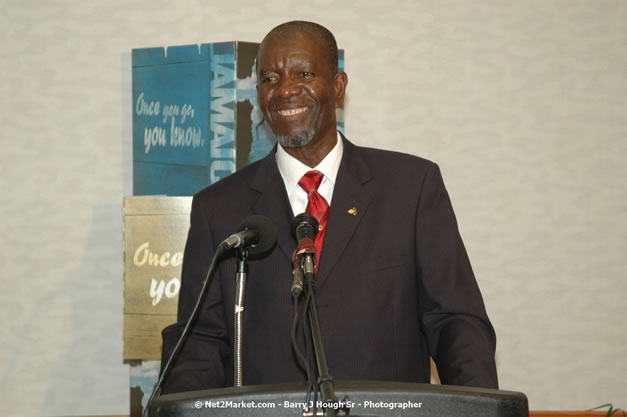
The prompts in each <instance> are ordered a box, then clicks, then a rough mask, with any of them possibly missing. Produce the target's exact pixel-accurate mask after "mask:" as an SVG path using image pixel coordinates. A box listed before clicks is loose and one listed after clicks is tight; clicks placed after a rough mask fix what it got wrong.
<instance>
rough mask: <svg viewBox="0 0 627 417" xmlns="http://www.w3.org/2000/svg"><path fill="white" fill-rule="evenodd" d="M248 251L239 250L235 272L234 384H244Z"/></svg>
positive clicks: (239, 385) (238, 385)
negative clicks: (243, 347)
mask: <svg viewBox="0 0 627 417" xmlns="http://www.w3.org/2000/svg"><path fill="white" fill-rule="evenodd" d="M247 257H248V251H247V250H246V249H245V248H242V247H240V248H239V250H238V251H237V270H236V272H235V281H236V283H237V286H236V289H235V323H234V328H233V329H234V330H233V375H234V381H233V385H234V386H236V387H241V386H242V385H243V364H242V343H243V339H244V337H243V335H244V329H243V328H244V294H245V292H246V278H247V276H248V264H247V263H246V259H247Z"/></svg>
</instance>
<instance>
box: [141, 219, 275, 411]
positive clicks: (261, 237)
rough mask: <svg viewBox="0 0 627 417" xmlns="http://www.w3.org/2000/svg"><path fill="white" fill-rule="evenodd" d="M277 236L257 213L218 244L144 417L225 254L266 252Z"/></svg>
mask: <svg viewBox="0 0 627 417" xmlns="http://www.w3.org/2000/svg"><path fill="white" fill-rule="evenodd" d="M276 238H277V232H276V227H275V226H274V224H273V223H272V220H270V219H269V218H267V217H265V216H259V215H255V216H250V217H247V218H246V219H244V221H242V222H241V223H240V225H239V226H238V227H237V233H235V234H233V235H231V236H229V237H227V238H226V239H224V240H223V241H222V242H221V243H220V244H219V245H218V246H217V247H216V250H215V253H214V254H213V258H212V259H211V263H210V265H209V269H208V270H207V274H206V275H205V279H204V280H203V283H202V287H201V289H200V292H199V293H198V295H197V298H196V304H195V305H194V308H193V309H192V313H191V314H190V316H189V318H188V319H187V321H186V323H185V327H184V328H183V331H182V333H181V336H180V337H179V340H178V341H177V342H176V345H175V346H174V349H173V350H172V353H171V354H170V356H169V357H168V360H167V361H166V363H165V366H164V367H163V369H162V371H161V376H160V377H159V380H158V381H157V383H156V384H155V387H154V388H153V390H152V393H151V394H150V398H149V399H148V403H147V404H146V408H144V411H143V413H142V416H143V417H146V413H147V411H148V409H149V408H150V403H151V402H152V399H153V398H154V396H155V394H156V393H157V392H158V391H159V390H160V389H161V385H162V384H163V381H164V379H165V377H166V376H167V374H168V371H169V370H170V366H171V365H172V362H173V360H174V357H175V356H176V354H177V353H178V351H179V350H180V348H181V345H182V344H183V342H184V341H185V339H186V338H187V335H188V334H189V331H190V329H191V326H192V323H193V322H194V319H195V318H196V316H197V315H198V311H199V309H200V304H201V303H202V300H203V298H204V297H203V296H204V294H205V292H206V291H207V288H208V287H209V283H210V282H211V279H212V278H213V274H214V272H215V269H216V265H217V263H218V261H219V259H220V258H221V257H222V255H224V253H225V252H226V251H227V250H229V249H233V248H240V249H241V251H242V252H244V249H246V248H248V251H250V252H255V253H263V252H266V251H268V250H269V249H271V248H272V247H273V246H274V244H275V243H276ZM242 292H243V290H242Z"/></svg>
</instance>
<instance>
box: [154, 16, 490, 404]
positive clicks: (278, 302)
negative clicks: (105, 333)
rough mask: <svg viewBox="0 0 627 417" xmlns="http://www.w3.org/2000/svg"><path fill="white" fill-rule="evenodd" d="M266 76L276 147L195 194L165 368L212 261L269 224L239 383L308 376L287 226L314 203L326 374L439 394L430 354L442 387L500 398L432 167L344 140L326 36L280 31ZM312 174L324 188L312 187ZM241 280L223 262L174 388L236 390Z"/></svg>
mask: <svg viewBox="0 0 627 417" xmlns="http://www.w3.org/2000/svg"><path fill="white" fill-rule="evenodd" d="M257 69H258V95H259V104H260V107H261V109H262V111H263V113H264V117H265V121H266V122H267V123H268V124H269V125H270V127H271V128H272V129H273V131H274V132H275V133H276V135H277V138H278V141H279V145H278V146H277V148H276V150H275V151H273V152H271V153H270V155H268V156H267V157H266V158H265V159H262V160H261V161H258V162H256V163H254V164H251V165H249V166H248V167H246V168H244V169H242V170H240V171H238V172H237V173H235V174H233V175H231V176H230V177H228V178H225V179H224V180H222V181H219V182H218V183H216V184H214V185H212V186H210V187H208V188H206V189H205V190H203V191H201V192H200V193H198V194H197V195H196V196H195V197H194V200H193V204H192V213H191V227H190V232H189V236H188V242H187V245H186V248H185V257H184V265H183V276H182V287H181V292H180V295H179V311H178V319H179V323H177V324H175V325H172V326H170V327H168V328H167V329H165V330H164V332H163V352H164V357H167V356H168V355H169V353H170V352H171V351H172V349H173V346H174V344H175V342H176V339H177V338H178V336H179V335H180V333H181V330H182V327H183V322H184V321H185V320H186V319H187V318H188V317H189V315H190V314H191V310H192V308H193V304H194V302H195V299H196V298H197V296H198V294H199V291H200V286H201V283H202V280H203V279H204V277H205V274H206V271H207V269H208V266H209V265H208V264H209V260H210V258H211V251H212V250H213V249H215V247H216V245H217V244H218V243H219V242H220V241H221V240H222V239H224V238H225V237H226V236H228V235H229V234H231V233H233V232H234V231H235V229H236V227H237V226H238V224H239V223H240V222H241V220H242V219H244V218H246V217H248V216H250V215H253V214H261V215H265V216H268V217H270V218H271V219H272V220H273V222H274V223H275V225H276V226H277V228H278V240H277V244H276V246H275V247H274V248H273V249H272V250H271V251H269V252H268V253H266V254H263V255H260V256H257V257H251V259H250V261H249V273H248V276H249V279H248V285H247V289H246V309H245V323H244V328H245V329H246V331H245V342H244V347H243V362H244V384H246V385H250V384H264V383H274V382H286V381H298V380H303V379H304V373H303V371H302V369H301V368H300V367H299V365H298V364H297V360H296V356H295V354H294V352H293V350H292V346H291V344H290V337H289V335H290V328H291V324H292V314H293V306H292V300H291V296H290V286H291V282H292V264H291V256H292V253H293V251H294V249H295V247H296V241H295V239H294V238H293V237H292V235H291V233H290V227H289V223H290V220H291V219H292V218H293V216H294V214H298V213H301V212H304V211H306V210H307V211H310V209H311V208H312V204H313V205H314V206H317V207H318V208H320V207H322V210H321V211H318V212H317V213H316V215H317V216H318V217H319V219H320V220H321V224H322V225H323V228H322V230H321V232H320V233H319V235H320V236H321V237H322V239H320V238H318V240H317V242H316V244H317V246H319V247H320V246H321V251H320V254H319V267H318V271H317V276H316V285H317V292H316V297H317V305H318V314H319V318H320V324H321V329H322V336H323V339H324V342H325V349H326V354H327V360H328V364H329V371H330V374H331V375H332V376H333V377H334V378H335V379H336V380H339V379H371V380H395V381H413V382H429V378H430V363H429V357H430V356H431V357H433V358H434V361H435V362H436V364H437V367H438V371H439V375H440V378H441V381H442V382H443V383H445V384H456V385H472V386H482V387H491V388H497V386H498V383H497V376H496V368H495V364H494V350H495V343H496V342H495V340H496V339H495V334H494V330H493V328H492V326H491V324H490V322H489V320H488V318H487V315H486V312H485V308H484V305H483V301H482V298H481V294H480V292H479V289H478V286H477V283H476V281H475V278H474V275H473V273H472V269H471V266H470V262H469V260H468V257H467V254H466V251H465V248H464V246H463V243H462V241H461V238H460V236H459V232H458V228H457V224H456V220H455V215H454V213H453V209H452V206H451V203H450V200H449V198H448V194H447V192H446V189H445V187H444V183H443V181H442V178H441V175H440V172H439V169H438V167H437V165H435V164H434V163H432V162H429V161H427V160H424V159H421V158H418V157H415V156H410V155H405V154H401V153H396V152H388V151H381V150H375V149H368V148H361V147H357V146H355V145H353V144H352V143H351V142H349V141H348V140H347V139H346V138H344V137H343V136H341V135H340V134H339V133H338V132H337V130H336V118H335V109H336V108H337V107H338V106H341V105H342V104H343V101H344V93H345V89H346V85H347V82H348V78H347V76H346V74H345V73H344V72H339V71H338V69H337V46H336V44H335V39H334V38H333V35H332V34H331V33H330V32H329V31H328V30H326V29H325V28H323V27H321V26H319V25H317V24H314V23H309V22H289V23H286V24H283V25H280V26H278V27H277V28H275V29H273V30H272V31H271V32H270V33H269V34H268V35H267V36H266V37H265V38H264V40H263V42H262V44H261V47H260V50H259V55H258V62H257ZM312 171H314V172H312ZM306 177H307V178H309V180H311V178H314V177H315V178H314V180H313V183H315V184H314V186H313V188H311V182H312V181H309V182H308V181H306V180H305V178H306ZM305 183H307V184H305ZM307 187H310V188H309V189H308V188H307ZM314 199H315V201H314ZM314 208H315V207H314ZM234 277H235V259H234V254H233V255H231V256H230V257H227V258H225V259H223V260H222V261H221V263H220V264H219V266H218V271H217V273H216V275H215V277H214V279H213V281H212V283H211V285H210V287H209V290H208V293H207V294H206V296H205V297H204V299H203V303H202V306H201V311H200V314H199V315H198V317H197V319H196V320H195V323H194V327H193V329H192V332H191V335H190V337H189V338H188V339H187V341H186V342H185V344H184V346H183V347H182V350H181V353H180V354H179V355H178V358H177V360H176V362H175V365H174V367H173V369H172V371H171V373H170V375H169V376H168V377H167V379H166V380H165V385H164V392H177V391H187V390H196V389H204V388H211V387H220V386H229V385H232V383H233V360H232V347H231V346H232V340H233V316H234V313H233V311H234V298H235V279H234Z"/></svg>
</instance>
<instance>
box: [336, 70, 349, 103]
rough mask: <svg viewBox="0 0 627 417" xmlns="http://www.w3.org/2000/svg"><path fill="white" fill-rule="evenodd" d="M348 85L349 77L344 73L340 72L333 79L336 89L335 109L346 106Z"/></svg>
mask: <svg viewBox="0 0 627 417" xmlns="http://www.w3.org/2000/svg"><path fill="white" fill-rule="evenodd" d="M347 85H348V75H346V73H345V72H344V71H339V72H338V73H337V74H335V77H334V79H333V87H334V88H335V107H340V106H342V105H343V104H344V95H345V94H346V86H347Z"/></svg>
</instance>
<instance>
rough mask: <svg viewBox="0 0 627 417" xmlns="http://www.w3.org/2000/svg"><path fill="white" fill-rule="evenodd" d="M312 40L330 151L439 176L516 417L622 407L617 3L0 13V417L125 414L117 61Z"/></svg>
mask: <svg viewBox="0 0 627 417" xmlns="http://www.w3.org/2000/svg"><path fill="white" fill-rule="evenodd" d="M294 18H304V19H309V20H315V21H318V22H320V23H323V24H325V25H327V26H328V27H329V28H330V29H331V30H332V31H334V32H335V34H336V36H337V38H338V40H339V44H340V47H342V48H344V49H345V50H346V67H347V71H348V73H349V77H350V82H349V89H348V103H347V109H346V126H347V134H348V136H349V138H350V139H351V140H353V141H354V142H356V143H358V144H361V145H369V146H375V147H382V148H387V149H394V150H399V151H403V152H408V153H412V154H417V155H421V156H424V157H427V158H430V159H433V160H435V161H437V162H438V163H439V164H440V165H441V167H442V170H443V174H444V178H445V181H446V183H447V186H448V188H449V191H450V194H451V196H452V198H453V204H454V206H455V209H456V211H457V214H458V220H459V223H460V228H461V231H462V234H463V237H464V240H465V243H466V246H467V248H468V251H469V252H470V255H471V259H472V261H473V265H474V268H475V272H476V275H477V277H478V280H479V283H480V285H481V287H482V290H483V293H484V295H485V299H486V304H487V307H488V310H489V313H490V315H491V317H492V320H493V322H494V325H495V327H496V330H497V334H498V338H499V345H498V358H497V359H498V368H499V373H500V379H501V385H502V388H504V389H512V390H520V391H524V392H526V393H527V394H528V396H529V400H530V405H531V407H532V408H534V409H585V408H591V407H594V406H597V405H600V404H603V403H606V402H613V403H614V404H615V405H616V406H622V407H627V394H626V392H627V391H626V390H625V375H627V331H626V325H625V303H624V299H625V296H626V295H627V279H626V276H625V270H627V261H626V259H627V257H626V256H625V253H627V243H625V242H626V240H627V226H626V224H627V190H626V186H625V184H626V183H627V164H626V163H625V160H627V110H626V109H627V2H625V1H622V0H614V1H611V0H605V1H604V0H588V1H583V0H561V1H558V0H519V1H513V0H512V1H496V0H494V1H487V0H466V1H464V0H449V1H431V0H418V1H417V0H412V1H383V0H375V1H367V2H349V1H338V0H336V1H330V0H329V1H311V2H302V1H299V2H296V1H278V0H268V1H265V2H259V1H252V0H251V1H241V0H240V1H238V0H233V1H216V0H214V1H179V2H171V1H141V0H140V1H122V0H110V1H102V2H90V1H78V0H75V1H70V0H66V1H54V2H52V1H49V2H41V1H35V0H20V1H17V0H0V47H1V50H2V55H3V56H2V59H1V60H0V80H1V81H0V146H1V149H2V150H1V151H0V167H1V168H0V169H1V173H2V174H1V175H0V178H1V179H0V193H1V194H2V196H3V197H2V204H0V215H1V216H0V219H1V220H0V236H2V238H1V239H0V261H1V265H2V269H3V275H4V277H3V278H2V279H1V280H0V316H1V317H2V320H0V334H1V335H2V342H1V343H0V392H2V400H1V401H0V416H54V415H79V414H82V415H87V414H123V413H126V412H127V410H128V391H127V390H128V388H127V386H128V369H127V368H126V367H125V366H124V365H122V363H121V358H122V253H121V248H122V226H121V225H122V208H121V207H122V196H123V195H129V194H131V192H132V190H131V159H132V155H131V68H130V50H131V48H138V47H148V46H161V45H176V44H190V43H200V42H214V41H222V40H250V41H258V40H260V38H261V37H262V35H263V34H264V33H265V32H266V31H267V30H269V29H270V28H271V27H272V26H274V25H275V24H278V23H280V22H282V21H285V20H288V19H294Z"/></svg>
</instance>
